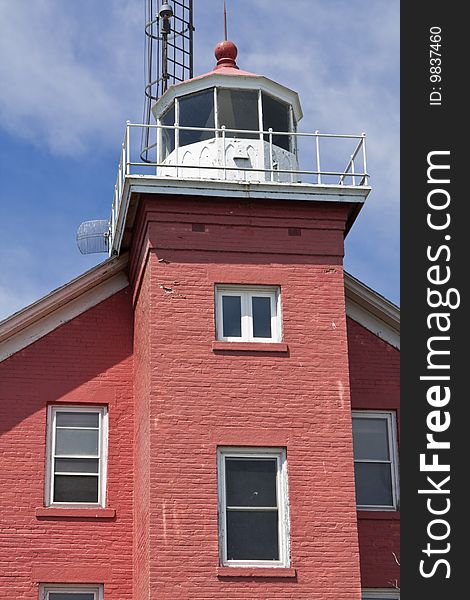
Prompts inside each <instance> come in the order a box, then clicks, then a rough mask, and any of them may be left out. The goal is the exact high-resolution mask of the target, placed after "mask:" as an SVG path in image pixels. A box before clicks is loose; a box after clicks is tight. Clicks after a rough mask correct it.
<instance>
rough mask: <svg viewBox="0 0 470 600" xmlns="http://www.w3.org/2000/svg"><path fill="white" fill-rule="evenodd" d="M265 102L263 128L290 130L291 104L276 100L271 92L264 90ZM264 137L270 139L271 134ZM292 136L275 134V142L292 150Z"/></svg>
mask: <svg viewBox="0 0 470 600" xmlns="http://www.w3.org/2000/svg"><path fill="white" fill-rule="evenodd" d="M261 98H262V102H263V129H264V131H268V129H269V128H271V129H272V130H273V131H286V132H287V131H289V129H290V127H289V121H290V118H289V105H288V104H286V103H285V102H281V101H280V100H276V99H275V98H273V97H272V96H269V94H265V93H264V92H263V93H262V94H261ZM264 139H265V140H266V141H269V136H268V135H265V136H264ZM289 139H290V136H288V135H273V144H274V145H275V146H279V147H280V148H284V150H290V143H289Z"/></svg>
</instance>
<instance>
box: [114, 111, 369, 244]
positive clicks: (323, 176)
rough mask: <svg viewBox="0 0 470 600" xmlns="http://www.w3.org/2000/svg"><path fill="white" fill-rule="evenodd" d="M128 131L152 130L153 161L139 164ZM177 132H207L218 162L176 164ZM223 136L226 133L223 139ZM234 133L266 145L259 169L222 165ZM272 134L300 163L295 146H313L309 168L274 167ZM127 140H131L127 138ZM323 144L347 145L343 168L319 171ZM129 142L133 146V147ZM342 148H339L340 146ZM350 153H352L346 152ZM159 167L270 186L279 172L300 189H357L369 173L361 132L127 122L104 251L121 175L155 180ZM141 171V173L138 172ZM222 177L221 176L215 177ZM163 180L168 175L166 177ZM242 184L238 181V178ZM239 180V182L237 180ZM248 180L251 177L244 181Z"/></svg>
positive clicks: (118, 199)
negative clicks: (166, 138) (258, 176)
mask: <svg viewBox="0 0 470 600" xmlns="http://www.w3.org/2000/svg"><path fill="white" fill-rule="evenodd" d="M133 129H137V130H140V131H141V133H142V132H143V131H144V130H146V129H147V130H148V129H150V130H153V132H154V139H155V142H154V143H149V149H150V150H153V151H154V154H155V160H154V161H152V162H144V161H143V160H142V159H140V152H139V148H140V145H139V144H140V139H137V137H138V136H131V131H132V130H133ZM163 130H169V131H173V133H174V138H173V139H174V150H173V151H172V152H173V153H174V155H175V156H174V158H175V162H174V163H172V164H168V162H165V159H166V158H167V157H163V156H162V148H163V146H162V131H163ZM181 131H188V132H191V131H193V132H200V133H203V132H207V133H213V134H214V135H213V137H214V138H218V139H220V140H221V142H222V152H221V157H220V160H221V164H216V165H205V164H194V165H190V164H181V163H179V156H178V151H179V148H180V144H179V136H180V132H181ZM227 134H230V135H229V136H227ZM237 134H243V135H244V137H246V135H247V134H248V135H250V136H253V138H255V139H260V140H264V141H266V143H267V144H268V148H269V150H268V157H269V159H268V165H267V167H265V168H262V167H260V166H255V167H247V166H243V167H237V166H232V165H230V166H229V165H227V161H226V152H225V149H226V145H225V144H226V140H227V139H228V140H230V141H231V140H232V139H233V138H236V137H237ZM278 136H287V137H288V138H289V140H290V142H289V144H290V148H291V151H292V153H293V154H294V155H295V157H296V159H297V160H298V159H299V154H301V158H303V160H304V162H305V160H308V159H306V154H307V152H305V150H304V149H303V148H302V149H301V152H300V153H299V144H300V143H305V142H313V152H312V155H313V158H312V159H311V164H312V166H313V167H314V168H312V169H305V168H300V166H299V167H297V168H293V169H282V168H281V169H280V168H279V167H278V165H277V164H276V163H275V161H274V151H273V148H275V147H276V144H275V143H273V138H274V137H278ZM131 138H132V139H131ZM322 140H323V142H324V143H325V142H331V141H336V142H338V141H346V142H348V143H349V144H350V147H349V152H348V153H345V154H343V156H345V155H346V156H349V160H348V162H347V164H346V167H345V168H344V169H337V168H331V169H326V170H325V169H322V166H321V165H323V164H324V162H325V161H324V160H323V158H322V157H321V150H322V148H321V141H322ZM132 144H134V145H135V146H136V147H135V148H133V146H132ZM343 150H344V148H343ZM351 150H352V151H351ZM337 154H338V153H337V151H335V150H332V151H330V153H326V157H324V158H327V159H329V161H332V160H333V159H332V157H333V156H334V162H336V161H337V160H338V156H337ZM134 156H138V157H139V160H137V161H136V160H133V157H134ZM159 169H164V170H165V172H166V174H168V170H169V169H173V170H174V177H175V178H178V177H180V176H181V170H182V169H184V171H185V172H187V171H186V170H187V169H194V176H193V175H191V179H198V178H199V179H207V172H210V171H211V170H213V171H215V173H214V175H215V176H216V177H217V178H218V179H220V178H221V179H222V180H227V175H228V174H229V173H230V172H238V173H239V174H243V172H245V173H247V172H255V173H263V174H265V175H267V177H268V179H265V180H264V181H267V182H268V183H269V182H273V183H275V182H276V181H278V179H277V178H278V177H279V174H287V175H290V176H291V177H290V179H291V183H297V184H299V183H301V184H302V185H305V184H309V185H336V186H344V185H350V186H354V187H362V186H368V181H369V174H368V173H367V156H366V136H365V133H362V134H360V135H349V134H332V133H320V132H319V131H315V133H303V132H297V131H296V132H285V131H273V130H272V129H271V128H270V129H268V130H266V131H259V130H246V129H243V130H240V129H228V128H226V127H225V126H222V127H220V128H214V127H213V128H210V127H181V126H180V125H178V124H176V123H175V124H174V125H160V124H158V125H141V124H137V123H131V122H129V121H127V123H126V130H125V134H124V140H123V142H122V147H121V156H120V160H119V165H118V174H117V178H116V185H115V188H114V198H113V204H112V208H111V217H110V240H109V247H110V249H111V248H112V247H113V244H112V240H113V238H114V236H115V233H116V227H117V222H118V217H119V213H120V208H121V201H122V197H123V191H124V185H125V181H126V177H128V176H131V175H137V176H139V177H146V178H151V179H155V178H158V177H159V176H161V175H159V173H158V170H159ZM197 170H202V171H203V172H204V173H205V174H206V176H205V177H198V176H197V172H198V171H197ZM142 171H143V172H142ZM221 173H222V177H220V174H221ZM166 176H167V177H168V175H166ZM300 176H304V178H305V179H306V180H305V181H302V182H301V181H300ZM241 180H242V181H243V179H241ZM238 181H240V178H238ZM250 181H252V179H251V180H250Z"/></svg>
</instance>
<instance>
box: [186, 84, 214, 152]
mask: <svg viewBox="0 0 470 600" xmlns="http://www.w3.org/2000/svg"><path fill="white" fill-rule="evenodd" d="M178 104H179V125H180V127H209V128H211V129H214V128H215V121H214V89H213V88H211V89H210V90H204V91H202V92H196V93H195V94H188V95H187V96H181V97H180V98H179V99H178ZM213 137H215V132H213V131H184V129H180V146H187V145H189V144H195V143H196V142H202V141H203V140H208V139H210V138H213Z"/></svg>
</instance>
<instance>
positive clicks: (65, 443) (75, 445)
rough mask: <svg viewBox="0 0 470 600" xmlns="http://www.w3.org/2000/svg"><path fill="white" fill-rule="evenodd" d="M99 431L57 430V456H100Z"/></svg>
mask: <svg viewBox="0 0 470 600" xmlns="http://www.w3.org/2000/svg"><path fill="white" fill-rule="evenodd" d="M98 434H99V431H98V429H59V428H57V429H56V447H55V453H56V454H78V455H83V454H91V455H97V454H98Z"/></svg>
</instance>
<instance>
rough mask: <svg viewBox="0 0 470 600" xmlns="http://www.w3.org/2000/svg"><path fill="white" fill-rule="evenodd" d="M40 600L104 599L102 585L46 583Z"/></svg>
mask: <svg viewBox="0 0 470 600" xmlns="http://www.w3.org/2000/svg"><path fill="white" fill-rule="evenodd" d="M39 598H40V600H103V598H104V595H103V586H101V585H74V586H68V585H46V586H43V587H42V589H41V591H40V595H39Z"/></svg>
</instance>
